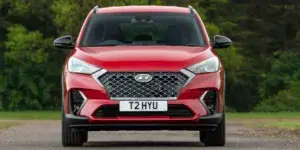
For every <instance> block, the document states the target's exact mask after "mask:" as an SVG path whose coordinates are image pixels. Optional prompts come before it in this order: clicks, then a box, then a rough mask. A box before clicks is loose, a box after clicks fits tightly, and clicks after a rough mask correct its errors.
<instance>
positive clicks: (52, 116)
mask: <svg viewBox="0 0 300 150" xmlns="http://www.w3.org/2000/svg"><path fill="white" fill-rule="evenodd" d="M60 118H61V112H60V111H21V112H0V120H59V119H60ZM227 119H229V120H239V119H246V120H247V119H299V120H300V112H281V113H227Z"/></svg>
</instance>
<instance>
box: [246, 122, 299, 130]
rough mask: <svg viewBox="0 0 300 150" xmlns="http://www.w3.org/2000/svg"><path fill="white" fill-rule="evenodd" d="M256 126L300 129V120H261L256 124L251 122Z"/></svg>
mask: <svg viewBox="0 0 300 150" xmlns="http://www.w3.org/2000/svg"><path fill="white" fill-rule="evenodd" d="M250 126H254V127H263V128H280V129H290V130H300V121H285V120H282V121H274V122H260V123H256V124H252V125H251V124H250Z"/></svg>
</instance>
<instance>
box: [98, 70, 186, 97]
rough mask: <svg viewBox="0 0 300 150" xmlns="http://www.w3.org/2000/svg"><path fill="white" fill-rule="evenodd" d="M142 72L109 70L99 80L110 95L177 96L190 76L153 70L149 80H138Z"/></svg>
mask: <svg viewBox="0 0 300 150" xmlns="http://www.w3.org/2000/svg"><path fill="white" fill-rule="evenodd" d="M138 74H143V73H140V72H108V73H105V74H104V75H102V76H100V77H99V78H98V79H99V82H100V83H101V84H102V85H103V86H104V87H105V89H106V90H107V92H108V94H109V96H110V97H114V98H120V97H121V98H150V97H151V98H166V97H177V96H178V93H179V92H180V90H181V88H182V87H183V85H184V84H185V83H186V82H187V80H188V77H187V76H186V75H185V74H183V73H181V72H151V73H145V74H148V75H150V76H152V80H151V81H149V82H143V83H142V82H138V81H136V80H135V78H134V77H135V76H136V75H138Z"/></svg>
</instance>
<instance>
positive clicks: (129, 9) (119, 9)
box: [96, 5, 190, 14]
mask: <svg viewBox="0 0 300 150" xmlns="http://www.w3.org/2000/svg"><path fill="white" fill-rule="evenodd" d="M134 12H167V13H186V14H187V13H190V10H189V8H188V7H177V6H155V5H151V6H113V7H105V8H99V9H97V11H96V13H97V14H99V13H134Z"/></svg>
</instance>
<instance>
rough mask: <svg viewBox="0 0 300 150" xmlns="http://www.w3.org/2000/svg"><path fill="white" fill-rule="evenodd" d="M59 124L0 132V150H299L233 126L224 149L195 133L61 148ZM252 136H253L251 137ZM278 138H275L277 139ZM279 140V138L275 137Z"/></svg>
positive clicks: (92, 138)
mask: <svg viewBox="0 0 300 150" xmlns="http://www.w3.org/2000/svg"><path fill="white" fill-rule="evenodd" d="M60 129H61V126H60V122H59V121H26V122H23V124H22V125H19V126H14V127H11V128H9V129H4V130H0V149H1V150H19V149H20V150H21V149H22V150H60V149H64V150H69V149H83V148H84V149H105V150H110V149H111V150H117V149H122V150H135V149H136V150H137V149H138V150H144V149H145V150H160V149H161V150H166V149H170V150H177V149H178V150H180V149H185V150H187V149H188V150H193V149H201V150H202V149H209V150H219V149H220V150H233V149H237V150H240V149H243V150H244V149H249V150H256V149H257V150H258V149H259V150H276V149H278V150H286V149H291V150H299V149H300V140H299V139H298V138H289V136H285V137H284V138H276V137H270V136H264V135H263V134H265V133H264V132H259V133H257V134H260V135H257V134H256V133H254V134H253V131H251V130H250V129H248V128H245V127H244V126H242V125H239V124H236V123H228V124H227V144H226V146H225V147H204V145H203V144H201V143H199V142H198V139H199V138H198V133H197V132H191V131H188V132H187V131H180V132H178V131H172V132H170V131H151V132H148V131H147V132H146V131H145V132H144V131H138V132H136V131H118V132H104V131H103V132H90V133H89V141H88V142H87V143H85V144H84V147H83V148H82V147H81V148H63V147H62V146H61V141H60V139H61V137H60V134H61V132H60ZM254 135H255V136H254ZM277 137H278V135H277ZM279 137H280V136H279Z"/></svg>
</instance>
